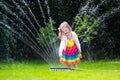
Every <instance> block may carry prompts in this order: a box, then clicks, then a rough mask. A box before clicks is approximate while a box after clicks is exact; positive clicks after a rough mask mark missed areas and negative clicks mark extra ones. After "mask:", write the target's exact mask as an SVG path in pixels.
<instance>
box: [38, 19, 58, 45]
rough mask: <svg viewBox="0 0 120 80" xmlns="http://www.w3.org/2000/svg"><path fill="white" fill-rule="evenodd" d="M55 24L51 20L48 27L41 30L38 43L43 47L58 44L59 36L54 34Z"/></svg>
mask: <svg viewBox="0 0 120 80" xmlns="http://www.w3.org/2000/svg"><path fill="white" fill-rule="evenodd" d="M54 24H55V22H54V21H53V20H49V22H48V23H47V26H46V27H42V28H40V30H39V38H38V41H39V43H40V45H41V46H49V45H52V44H53V43H54V42H56V40H57V35H56V33H55V32H54V30H55V28H54Z"/></svg>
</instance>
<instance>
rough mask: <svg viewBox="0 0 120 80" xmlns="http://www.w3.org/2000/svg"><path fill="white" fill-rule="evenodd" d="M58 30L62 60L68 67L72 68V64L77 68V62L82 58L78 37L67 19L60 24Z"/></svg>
mask: <svg viewBox="0 0 120 80" xmlns="http://www.w3.org/2000/svg"><path fill="white" fill-rule="evenodd" d="M58 30H59V34H58V38H59V39H60V40H61V43H60V47H59V57H60V62H61V63H63V64H65V65H67V68H68V69H71V65H73V66H74V69H76V68H77V63H78V62H80V59H81V58H82V55H81V46H80V43H79V40H78V37H77V35H76V33H75V32H74V31H72V28H71V27H70V25H69V24H68V23H67V22H65V21H64V22H63V23H61V24H60V26H59V28H58Z"/></svg>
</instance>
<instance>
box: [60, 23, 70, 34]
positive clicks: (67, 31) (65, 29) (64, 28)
mask: <svg viewBox="0 0 120 80" xmlns="http://www.w3.org/2000/svg"><path fill="white" fill-rule="evenodd" d="M61 30H62V31H63V32H64V33H65V34H67V33H69V32H70V30H69V28H68V27H67V25H64V26H63V27H62V29H61Z"/></svg>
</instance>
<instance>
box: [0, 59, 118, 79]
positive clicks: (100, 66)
mask: <svg viewBox="0 0 120 80" xmlns="http://www.w3.org/2000/svg"><path fill="white" fill-rule="evenodd" d="M78 67H79V69H78V70H72V71H60V70H59V71H51V70H50V69H49V68H50V67H49V65H48V64H46V63H45V62H43V61H24V62H23V61H22V62H13V63H0V80H120V60H102V61H92V62H87V61H82V62H81V63H79V64H78Z"/></svg>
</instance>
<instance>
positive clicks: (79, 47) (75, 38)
mask: <svg viewBox="0 0 120 80" xmlns="http://www.w3.org/2000/svg"><path fill="white" fill-rule="evenodd" d="M73 36H74V40H75V43H76V45H77V47H78V49H79V51H80V52H81V45H80V42H79V39H78V36H77V34H76V33H75V32H73Z"/></svg>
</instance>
